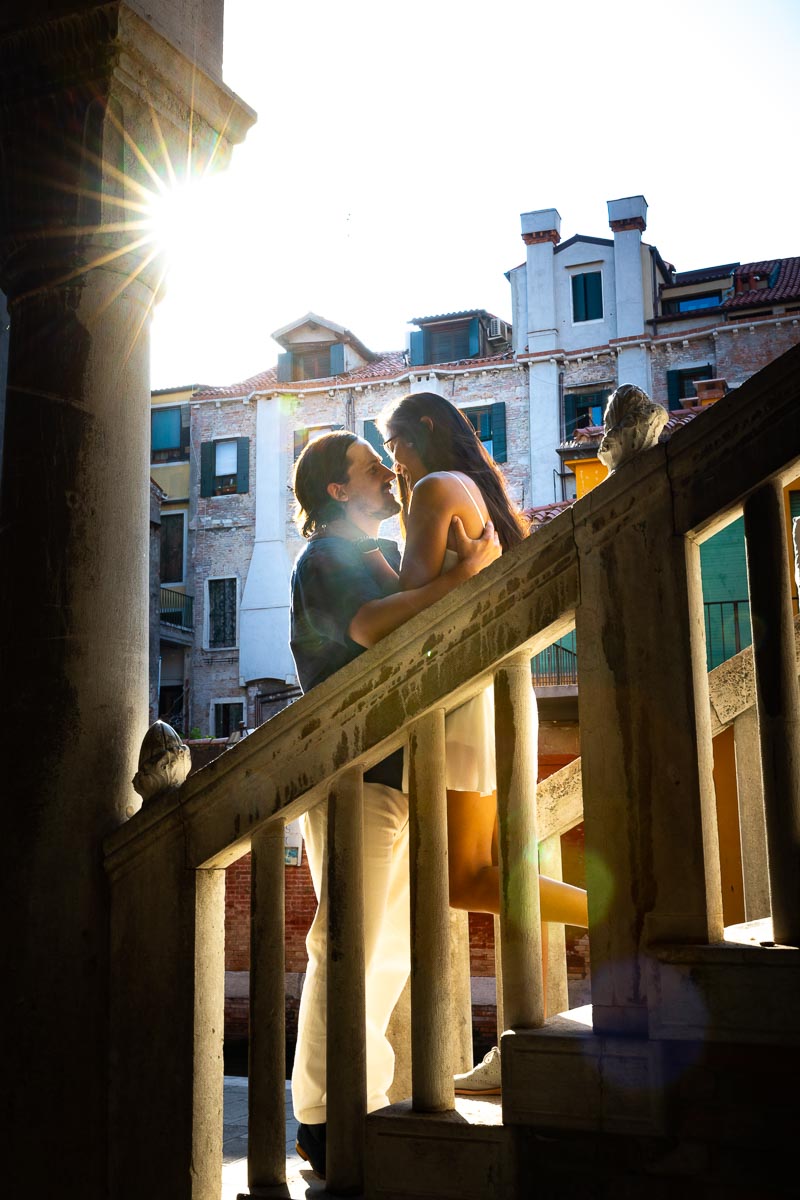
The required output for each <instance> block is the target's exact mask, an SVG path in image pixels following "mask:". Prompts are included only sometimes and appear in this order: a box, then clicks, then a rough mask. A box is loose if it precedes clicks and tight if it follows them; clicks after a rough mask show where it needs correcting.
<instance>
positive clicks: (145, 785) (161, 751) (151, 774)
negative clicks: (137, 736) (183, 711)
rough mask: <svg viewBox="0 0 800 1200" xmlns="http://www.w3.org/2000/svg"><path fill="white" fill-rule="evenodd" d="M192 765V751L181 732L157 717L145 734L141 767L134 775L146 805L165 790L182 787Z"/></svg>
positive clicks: (140, 752)
mask: <svg viewBox="0 0 800 1200" xmlns="http://www.w3.org/2000/svg"><path fill="white" fill-rule="evenodd" d="M191 767H192V752H191V750H190V749H189V747H188V746H187V745H186V744H185V743H184V742H182V741H181V738H180V734H178V733H176V732H175V730H174V729H173V728H172V726H171V725H167V723H166V721H156V722H155V723H154V724H153V725H151V726H150V728H149V729H148V731H147V733H146V734H145V735H144V739H143V741H142V748H141V750H140V751H139V770H138V771H137V772H136V774H135V775H134V777H133V786H134V788H135V790H136V791H137V792H138V793H139V795H140V796H141V797H142V805H143V806H144V805H145V804H149V802H150V801H151V800H154V799H155V798H156V796H160V795H161V793H162V792H166V791H171V790H172V789H173V788H177V787H180V785H181V784H182V783H183V781H184V779H185V778H186V776H187V775H188V774H189V771H190V770H191Z"/></svg>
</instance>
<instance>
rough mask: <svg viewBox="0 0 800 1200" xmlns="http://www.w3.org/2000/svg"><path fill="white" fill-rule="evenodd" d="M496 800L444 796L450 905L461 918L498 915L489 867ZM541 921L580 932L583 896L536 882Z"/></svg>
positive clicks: (496, 879) (495, 877)
mask: <svg viewBox="0 0 800 1200" xmlns="http://www.w3.org/2000/svg"><path fill="white" fill-rule="evenodd" d="M496 815H497V797H496V795H494V794H492V795H490V796H481V795H480V794H479V793H478V792H451V791H448V793H447V852H448V867H449V878H450V904H451V906H452V907H453V908H463V909H466V910H467V912H489V913H499V912H500V871H499V868H498V867H497V865H496V864H495V863H493V862H492V843H493V835H494V827H495V819H496ZM539 902H540V905H541V917H542V920H543V921H558V922H560V923H561V924H564V925H578V926H580V927H581V928H584V929H585V928H586V927H587V926H588V924H589V918H588V914H587V907H586V892H585V891H584V890H583V888H577V887H572V885H571V884H569V883H562V882H561V881H560V880H557V879H550V878H548V876H546V875H540V876H539Z"/></svg>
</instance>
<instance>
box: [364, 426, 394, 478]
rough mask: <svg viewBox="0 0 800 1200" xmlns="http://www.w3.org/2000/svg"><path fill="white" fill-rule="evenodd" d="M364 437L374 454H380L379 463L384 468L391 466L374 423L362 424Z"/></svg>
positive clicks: (378, 430)
mask: <svg viewBox="0 0 800 1200" xmlns="http://www.w3.org/2000/svg"><path fill="white" fill-rule="evenodd" d="M364 437H365V438H366V440H367V441H368V442H369V444H370V446H372V449H373V450H374V451H375V453H376V454H380V456H381V462H382V463H383V465H384V466H385V467H390V466H391V465H392V460H391V457H390V456H389V455H388V454H387V453H386V447H385V446H384V444H383V435H382V434H381V431H380V429H378V426H377V424H376V423H375V421H365V422H364Z"/></svg>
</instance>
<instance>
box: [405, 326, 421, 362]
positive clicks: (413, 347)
mask: <svg viewBox="0 0 800 1200" xmlns="http://www.w3.org/2000/svg"><path fill="white" fill-rule="evenodd" d="M424 362H425V331H424V330H422V329H415V330H414V332H413V333H412V334H411V336H410V338H409V363H410V364H411V366H412V367H421V366H422V364H423V363H424Z"/></svg>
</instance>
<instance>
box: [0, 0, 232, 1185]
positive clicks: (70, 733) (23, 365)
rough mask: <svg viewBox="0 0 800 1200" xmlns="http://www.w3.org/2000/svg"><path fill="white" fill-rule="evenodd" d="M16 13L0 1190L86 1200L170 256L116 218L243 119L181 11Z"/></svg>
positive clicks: (141, 662) (100, 1164)
mask: <svg viewBox="0 0 800 1200" xmlns="http://www.w3.org/2000/svg"><path fill="white" fill-rule="evenodd" d="M59 7H60V10H61V12H62V13H63V12H64V11H66V10H69V9H70V5H68V4H63V5H61V6H59ZM11 8H12V10H13V11H12V12H9V10H8V9H5V10H4V14H3V17H2V18H0V76H2V79H3V99H2V107H1V108H0V155H1V156H2V163H3V166H2V171H0V189H2V190H1V191H0V207H1V210H2V211H1V212H0V229H1V230H2V238H1V240H0V287H2V289H3V291H4V292H5V293H6V295H7V296H8V307H9V316H10V323H11V336H10V341H9V361H8V389H7V398H6V426H5V447H4V455H5V456H4V472H3V492H2V517H1V518H0V528H2V540H3V544H2V556H3V562H4V568H5V571H4V574H5V580H6V584H7V586H4V587H3V589H2V601H1V603H2V628H3V630H4V637H3V643H4V650H3V660H4V661H3V666H2V671H3V680H4V693H5V701H6V706H7V707H6V718H5V721H4V731H5V734H6V743H5V750H4V756H3V761H4V776H5V778H4V794H5V799H6V803H5V805H4V820H5V824H6V829H5V836H4V845H5V847H6V849H7V853H8V861H7V864H6V868H5V869H4V871H3V881H4V885H5V896H4V910H5V911H6V912H7V913H14V914H16V919H15V920H14V921H13V922H12V923H11V929H10V935H9V938H8V940H7V942H6V948H5V953H6V961H7V962H8V963H9V965H10V966H11V971H12V975H13V985H12V986H9V987H6V988H4V989H3V998H4V1001H5V1003H6V1011H5V1012H4V1014H3V1018H2V1019H3V1027H4V1028H5V1029H6V1030H7V1032H8V1034H9V1035H10V1036H9V1038H8V1047H9V1048H8V1051H7V1055H6V1060H5V1067H6V1070H7V1071H8V1072H9V1075H10V1077H13V1078H14V1080H15V1085H14V1086H15V1102H14V1105H13V1106H12V1111H13V1114H14V1117H13V1118H12V1121H11V1124H10V1126H9V1125H8V1124H7V1125H6V1134H7V1136H8V1137H9V1139H10V1142H11V1144H13V1145H14V1146H15V1153H14V1155H13V1161H10V1162H9V1163H7V1172H6V1178H5V1183H6V1186H7V1187H8V1188H9V1190H10V1192H11V1193H12V1194H22V1192H23V1191H24V1190H26V1189H27V1188H28V1187H29V1186H30V1169H31V1163H35V1164H36V1168H35V1170H36V1173H37V1174H38V1175H39V1176H40V1177H41V1178H44V1179H46V1180H49V1181H50V1183H52V1182H53V1181H54V1180H57V1181H58V1182H57V1188H58V1191H59V1194H60V1195H62V1196H64V1197H71V1196H80V1197H82V1198H83V1200H94V1198H95V1197H96V1198H97V1200H100V1197H105V1196H106V1195H107V1194H108V1183H107V1179H106V1161H107V1158H106V1152H107V1141H108V1128H107V1112H108V1097H107V1079H108V1073H109V1067H108V1063H107V1059H106V1056H107V1036H108V1034H107V1031H108V1022H109V991H110V989H113V988H114V986H115V981H114V978H113V976H110V974H109V950H108V922H109V905H108V895H107V884H106V880H105V879H104V874H103V858H102V845H103V839H104V837H105V836H106V835H107V834H108V833H109V832H110V831H111V830H113V829H114V828H115V827H117V826H118V825H119V824H120V823H121V822H123V821H124V820H125V819H126V817H127V816H128V815H130V814H132V813H133V811H134V810H135V808H136V807H137V806H138V799H137V797H136V796H135V795H134V793H133V790H132V788H131V778H132V776H133V774H134V771H135V769H136V764H137V756H138V749H139V744H140V741H141V738H142V735H143V733H144V730H145V728H146V723H147V716H148V711H147V700H148V691H147V667H148V661H147V659H148V654H147V649H148V638H147V619H148V593H147V588H148V581H147V564H148V554H147V538H148V515H149V513H148V506H149V495H148V461H149V419H148V418H149V392H150V380H149V337H148V327H149V320H150V314H151V310H152V305H153V302H154V300H155V298H156V294H157V291H158V285H159V280H160V272H161V267H162V265H163V264H161V263H160V262H159V261H158V259H157V257H156V256H155V255H154V254H153V253H152V247H150V246H148V245H147V244H146V243H143V242H142V241H141V239H142V237H143V236H144V231H142V230H141V229H133V230H132V229H130V228H127V229H126V228H125V225H126V224H127V223H129V222H130V221H132V220H137V219H140V218H141V213H140V212H139V211H138V210H137V209H136V208H135V207H134V208H131V207H129V205H130V204H131V203H133V204H134V205H135V204H138V203H140V202H141V200H142V198H143V188H150V189H153V188H154V187H155V184H154V180H153V178H152V177H151V175H150V174H149V172H148V170H147V169H146V168H145V165H144V161H145V160H146V161H147V162H148V163H149V164H150V165H151V166H152V169H153V171H154V172H155V174H156V175H158V176H160V177H161V178H166V176H167V166H166V161H165V158H166V154H167V153H169V154H170V155H171V158H172V160H173V162H175V163H176V164H177V163H180V164H185V163H186V161H187V137H188V130H189V128H190V107H191V104H192V97H194V100H193V104H194V115H193V117H192V121H191V139H192V149H193V154H194V156H195V158H196V160H199V165H200V167H201V168H202V166H203V165H205V164H207V162H208V160H209V156H210V155H211V153H212V152H213V153H215V154H216V157H217V158H218V159H219V160H220V161H221V162H222V161H224V159H225V158H226V157H227V153H228V151H229V146H230V143H232V142H235V141H237V140H241V137H242V136H243V134H244V131H245V129H246V128H247V126H248V124H249V123H250V119H251V114H250V113H249V111H247V112H246V111H245V110H244V109H243V107H242V105H241V103H240V102H239V101H238V100H237V99H236V97H234V96H233V95H232V94H231V93H230V92H228V91H227V89H225V88H224V87H223V86H222V84H221V83H220V82H219V79H218V78H217V79H214V78H211V77H210V76H209V75H207V74H205V73H204V72H203V71H202V70H197V69H196V68H195V64H194V63H193V62H192V61H191V60H190V59H189V58H186V57H184V56H183V55H182V54H180V53H179V52H177V51H176V50H175V48H174V47H173V46H172V45H171V44H170V43H169V42H168V41H166V40H165V38H164V36H162V34H160V33H156V32H155V29H154V25H155V24H156V22H158V27H159V28H160V29H162V30H163V29H165V28H167V27H169V25H170V22H172V23H173V24H175V23H176V21H177V14H176V13H175V11H174V8H175V6H174V5H171V4H169V3H166V0H156V2H155V3H154V4H152V5H149V6H148V8H149V10H150V11H152V12H153V13H154V16H153V25H150V24H148V23H147V22H145V21H144V20H143V19H142V17H141V16H139V15H137V14H136V13H135V12H133V11H132V10H131V9H130V8H127V7H126V6H124V5H121V4H108V5H103V6H95V7H90V6H89V5H86V4H83V5H81V4H75V5H73V6H72V8H73V9H74V10H75V11H73V12H71V13H69V12H68V15H66V16H61V17H59V18H58V19H48V18H49V17H50V16H51V13H52V6H50V7H48V8H47V10H46V11H44V16H43V15H42V12H43V9H44V6H43V5H40V4H36V3H33V4H31V5H28V6H23V5H22V4H19V5H12V6H11ZM221 8H222V5H221V3H220V4H216V5H214V4H211V3H205V4H204V6H203V7H202V10H201V9H200V8H198V11H197V13H195V14H194V16H195V17H196V18H197V19H196V20H195V21H194V22H193V25H194V27H195V36H196V40H197V41H198V42H199V43H202V45H203V53H204V55H205V56H206V62H208V61H209V60H210V59H213V60H214V63H215V65H216V70H217V72H219V67H220V61H221V40H220V37H219V35H218V32H217V31H216V24H217V22H216V15H218V14H217V13H215V14H214V22H213V23H212V24H213V25H214V28H212V27H211V25H209V26H208V27H204V25H203V23H204V22H205V20H206V17H209V19H210V14H212V10H218V12H219V13H221ZM187 10H188V11H187ZM183 15H184V18H185V17H186V16H191V15H192V5H191V4H186V5H184V6H183ZM159 18H161V19H160V21H159ZM26 22H27V23H28V25H29V27H26ZM31 22H33V23H32V24H31ZM184 24H185V22H184ZM12 27H13V31H12V32H9V29H12ZM205 35H207V36H205ZM215 39H216V41H215ZM215 46H216V49H214V47H215ZM220 133H222V135H223V136H222V139H221V140H218V135H219V134H220ZM165 923H166V922H165ZM158 935H159V930H158V929H157V928H156V929H154V930H153V936H154V937H158ZM48 1186H49V1184H48ZM54 1186H56V1185H54Z"/></svg>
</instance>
